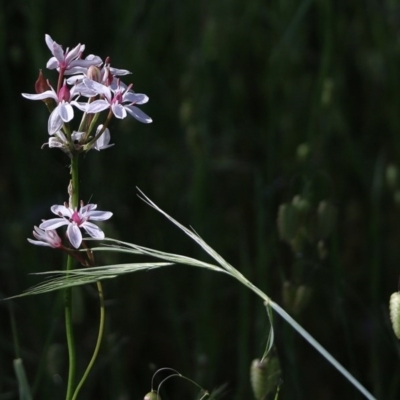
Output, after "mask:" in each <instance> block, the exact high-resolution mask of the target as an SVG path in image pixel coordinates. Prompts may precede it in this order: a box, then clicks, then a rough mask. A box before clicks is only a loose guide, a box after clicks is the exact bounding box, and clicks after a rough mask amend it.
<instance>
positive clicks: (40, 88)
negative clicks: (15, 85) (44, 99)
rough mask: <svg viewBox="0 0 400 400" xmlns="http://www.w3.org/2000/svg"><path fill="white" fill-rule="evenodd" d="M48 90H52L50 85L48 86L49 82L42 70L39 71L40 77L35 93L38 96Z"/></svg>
mask: <svg viewBox="0 0 400 400" xmlns="http://www.w3.org/2000/svg"><path fill="white" fill-rule="evenodd" d="M46 90H50V85H49V84H48V82H47V80H46V79H45V77H44V75H43V73H42V70H41V69H40V70H39V76H38V78H37V80H36V82H35V91H36V93H37V94H40V93H43V92H45V91H46Z"/></svg>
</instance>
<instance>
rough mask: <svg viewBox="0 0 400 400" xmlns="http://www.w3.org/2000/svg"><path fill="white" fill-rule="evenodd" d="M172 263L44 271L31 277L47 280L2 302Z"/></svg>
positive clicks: (130, 264)
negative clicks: (37, 276)
mask: <svg viewBox="0 0 400 400" xmlns="http://www.w3.org/2000/svg"><path fill="white" fill-rule="evenodd" d="M170 265H172V263H169V262H168V263H166V262H160V263H154V262H149V263H129V264H116V265H107V266H102V267H92V268H82V269H74V270H72V271H46V272H38V273H35V274H32V275H50V277H49V279H48V280H46V281H44V282H41V283H39V284H37V285H36V286H33V287H31V288H30V289H28V290H26V291H25V292H24V293H21V294H19V295H16V296H12V297H8V298H6V299H4V300H10V299H15V298H18V297H25V296H32V295H37V294H43V293H49V292H54V291H55V290H61V289H65V288H68V287H73V286H80V285H87V284H89V283H95V282H98V281H102V280H105V279H113V278H117V277H118V276H120V275H124V274H129V273H132V272H138V271H143V270H150V269H154V268H160V267H166V266H170Z"/></svg>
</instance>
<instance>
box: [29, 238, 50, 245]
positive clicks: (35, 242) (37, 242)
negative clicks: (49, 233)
mask: <svg viewBox="0 0 400 400" xmlns="http://www.w3.org/2000/svg"><path fill="white" fill-rule="evenodd" d="M28 242H29V243H32V244H34V245H36V246H46V247H53V246H52V245H51V244H49V243H46V242H41V241H39V240H33V239H29V238H28Z"/></svg>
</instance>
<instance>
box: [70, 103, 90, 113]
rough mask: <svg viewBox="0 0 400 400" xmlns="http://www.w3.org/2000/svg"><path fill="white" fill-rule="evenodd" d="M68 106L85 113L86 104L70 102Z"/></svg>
mask: <svg viewBox="0 0 400 400" xmlns="http://www.w3.org/2000/svg"><path fill="white" fill-rule="evenodd" d="M70 104H71V105H73V106H75V107H76V108H78V109H79V110H81V111H83V112H86V111H87V107H88V103H83V102H80V101H71V103H70Z"/></svg>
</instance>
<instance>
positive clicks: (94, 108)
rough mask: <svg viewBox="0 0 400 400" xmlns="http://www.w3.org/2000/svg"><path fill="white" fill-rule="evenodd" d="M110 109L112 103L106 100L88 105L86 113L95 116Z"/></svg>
mask: <svg viewBox="0 0 400 400" xmlns="http://www.w3.org/2000/svg"><path fill="white" fill-rule="evenodd" d="M107 108H110V103H108V102H107V101H105V100H95V101H94V102H93V103H90V104H88V105H87V108H86V112H87V113H88V114H95V113H98V112H101V111H103V110H106V109H107Z"/></svg>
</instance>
